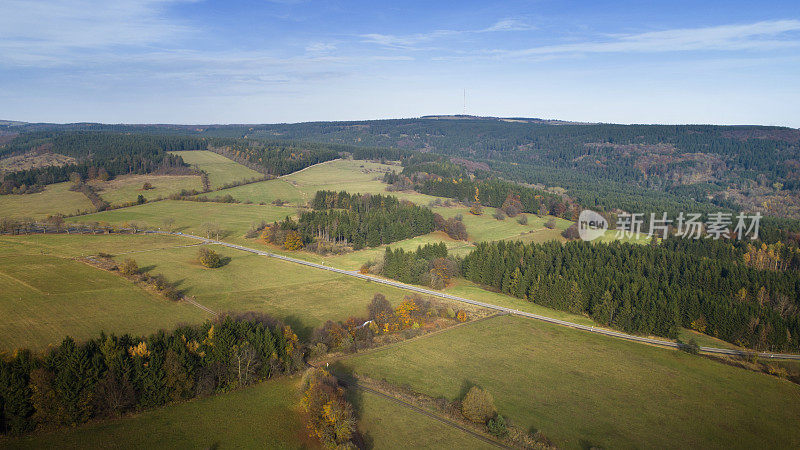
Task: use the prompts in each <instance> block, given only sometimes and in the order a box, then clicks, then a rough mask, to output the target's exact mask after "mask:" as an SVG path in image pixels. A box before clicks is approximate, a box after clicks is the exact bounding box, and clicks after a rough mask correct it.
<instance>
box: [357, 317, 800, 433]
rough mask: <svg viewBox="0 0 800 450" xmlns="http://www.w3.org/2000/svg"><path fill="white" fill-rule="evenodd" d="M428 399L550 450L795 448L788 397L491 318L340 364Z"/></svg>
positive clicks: (794, 394) (651, 356)
mask: <svg viewBox="0 0 800 450" xmlns="http://www.w3.org/2000/svg"><path fill="white" fill-rule="evenodd" d="M343 364H345V365H346V366H347V368H349V369H352V370H355V371H356V372H357V373H359V374H363V375H367V376H369V377H372V378H374V379H386V380H387V381H389V382H391V383H394V384H397V385H408V386H410V387H411V388H412V389H414V390H417V391H419V392H421V393H424V394H426V395H429V396H432V397H445V398H447V399H450V400H454V399H459V398H461V397H462V396H463V394H464V393H465V392H466V390H467V389H468V388H469V386H471V385H478V386H481V387H483V388H484V389H486V390H488V391H489V392H490V393H491V394H492V395H493V396H494V399H495V403H496V405H497V407H498V409H499V411H500V412H501V413H502V414H504V415H506V416H507V417H509V418H510V419H511V420H512V421H513V422H514V423H515V424H517V425H518V426H522V427H524V428H526V429H537V430H541V431H542V432H543V433H544V434H545V435H546V436H548V437H549V438H551V439H553V440H554V442H555V443H556V445H558V446H559V447H567V448H586V447H590V446H598V447H606V448H619V447H646V448H655V447H658V448H665V447H679V448H686V447H694V448H709V447H714V448H730V447H740V448H754V447H768V448H770V447H771V448H796V447H798V445H800V429H798V427H797V417H798V415H799V414H800V386H797V385H795V384H792V383H790V382H788V381H784V380H780V379H777V378H774V377H771V376H768V375H765V374H761V373H754V372H750V371H746V370H744V369H739V368H735V367H730V366H727V365H723V364H719V363H717V362H714V361H712V360H709V359H706V358H703V357H699V356H694V355H689V354H686V353H683V352H677V351H674V350H668V349H662V348H657V347H651V346H645V345H641V344H637V343H633V342H628V341H623V340H618V339H613V338H609V337H605V336H598V335H593V334H589V333H584V332H580V331H578V330H572V329H568V328H563V327H558V326H555V325H550V324H546V323H543V322H538V321H533V320H530V319H524V318H520V317H512V316H503V317H497V318H493V319H490V320H485V321H481V322H477V323H474V324H470V325H467V326H463V327H457V328H455V329H452V330H449V331H446V332H443V333H439V334H436V335H432V336H428V337H426V338H422V339H417V340H413V341H408V342H405V343H402V344H399V345H396V346H392V347H388V348H385V349H382V350H380V351H377V352H374V353H370V354H367V355H363V356H354V357H352V358H349V359H347V360H344V361H343Z"/></svg>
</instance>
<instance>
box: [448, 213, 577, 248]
mask: <svg viewBox="0 0 800 450" xmlns="http://www.w3.org/2000/svg"><path fill="white" fill-rule="evenodd" d="M433 211H434V212H436V213H439V214H441V215H442V217H444V218H445V219H449V218H451V217H455V216H457V215H461V217H462V218H463V219H462V220H463V222H464V225H465V226H466V227H467V233H469V238H470V240H471V241H473V242H482V241H499V240H504V239H508V240H522V241H527V242H544V241H546V240H552V239H557V240H562V241H563V240H564V239H563V238H562V237H561V235H560V233H561V232H562V231H564V230H565V229H566V228H567V227H568V226H570V224H572V222H570V221H568V220H564V219H559V218H554V217H551V216H546V217H538V216H537V215H535V214H523V215H525V216H527V217H528V224H527V225H520V224H519V223H518V222H517V218H518V217H519V216H517V217H506V218H505V219H504V220H497V219H495V218H494V217H492V216H493V215H494V213H495V211H496V209H495V208H484V209H483V214H481V215H480V216H476V215H474V214H470V212H469V208H467V207H465V206H454V207H449V208H446V207H436V208H433ZM549 219H554V220H555V221H556V228H555V229H553V230H550V229H548V228H545V226H544V224H545V222H547V221H548V220H549Z"/></svg>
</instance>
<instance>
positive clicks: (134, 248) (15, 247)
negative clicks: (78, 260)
mask: <svg viewBox="0 0 800 450" xmlns="http://www.w3.org/2000/svg"><path fill="white" fill-rule="evenodd" d="M196 243H197V241H194V240H189V239H187V238H181V237H178V236H168V235H157V234H98V235H81V234H31V235H27V236H26V235H19V236H7V235H3V236H0V248H3V249H4V251H5V252H7V253H9V254H10V253H12V252H19V253H31V252H33V253H36V254H40V255H52V256H60V257H64V258H75V257H81V256H89V255H96V254H98V253H101V252H102V253H109V254H115V255H119V254H122V253H129V252H146V251H152V250H156V249H162V248H169V247H175V246H183V245H190V244H196Z"/></svg>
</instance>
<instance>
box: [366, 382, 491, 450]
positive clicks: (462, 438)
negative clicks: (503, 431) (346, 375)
mask: <svg viewBox="0 0 800 450" xmlns="http://www.w3.org/2000/svg"><path fill="white" fill-rule="evenodd" d="M357 394H358V396H359V401H358V402H357V405H358V406H360V408H359V411H358V415H359V419H360V421H359V428H360V430H361V433H362V434H363V435H364V437H365V440H366V441H367V442H368V443H370V444H372V447H371V448H373V449H374V450H381V449H395V448H439V449H443V448H463V449H483V448H495V447H494V446H490V445H488V444H486V443H485V442H483V441H480V440H478V439H476V438H475V437H473V436H471V435H469V434H467V433H464V432H463V431H461V430H458V429H456V428H452V427H450V426H449V425H445V424H443V423H441V422H438V421H436V420H434V419H431V418H429V417H427V416H424V415H422V414H420V413H418V412H416V411H412V410H411V409H409V408H406V407H404V406H402V405H398V404H397V403H395V402H393V401H391V400H388V399H386V398H383V397H380V396H378V395H376V394H372V393H369V392H362V391H359V392H358V393H357Z"/></svg>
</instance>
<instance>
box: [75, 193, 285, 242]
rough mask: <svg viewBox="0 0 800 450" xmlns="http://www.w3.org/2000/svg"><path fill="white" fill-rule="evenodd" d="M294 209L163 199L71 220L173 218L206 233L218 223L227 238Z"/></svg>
mask: <svg viewBox="0 0 800 450" xmlns="http://www.w3.org/2000/svg"><path fill="white" fill-rule="evenodd" d="M296 213H297V211H296V210H295V209H293V208H288V207H279V206H272V205H245V204H239V203H213V202H194V201H184V200H163V201H160V202H152V203H146V204H144V205H137V206H132V207H130V208H122V209H115V210H111V211H103V212H99V213H94V214H87V215H85V216H79V217H72V218H70V219H69V221H70V222H104V223H110V224H115V225H125V224H130V223H137V224H139V225H146V226H149V227H153V228H163V229H166V228H167V223H166V220H167V219H172V220H173V221H174V222H173V224H172V227H173V229H175V230H176V231H182V232H184V233H192V234H197V235H204V234H205V229H204V224H208V223H213V224H217V225H219V227H220V228H221V229H222V231H223V236H224V237H234V236H235V237H241V236H244V234H245V233H246V232H247V230H249V229H250V226H251V225H252V224H254V223H258V222H261V221H262V220H266V221H267V222H273V221H275V220H283V219H284V218H285V217H286V216H290V215H294V214H296Z"/></svg>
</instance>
